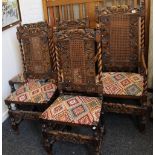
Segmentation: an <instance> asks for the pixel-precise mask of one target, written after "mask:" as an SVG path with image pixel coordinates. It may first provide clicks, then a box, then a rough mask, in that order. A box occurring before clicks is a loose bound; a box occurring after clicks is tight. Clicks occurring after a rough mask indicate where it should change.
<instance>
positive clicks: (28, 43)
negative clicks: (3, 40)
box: [17, 22, 54, 79]
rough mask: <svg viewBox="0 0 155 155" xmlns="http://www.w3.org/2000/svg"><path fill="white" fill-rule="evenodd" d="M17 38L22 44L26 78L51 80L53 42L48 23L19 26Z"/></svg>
mask: <svg viewBox="0 0 155 155" xmlns="http://www.w3.org/2000/svg"><path fill="white" fill-rule="evenodd" d="M17 38H18V40H19V43H20V49H21V54H22V58H23V65H24V74H25V76H26V78H34V79H44V78H45V77H46V78H51V77H52V71H53V68H52V66H54V65H53V64H54V62H52V55H51V53H50V47H49V45H51V44H50V42H49V41H50V40H52V30H51V28H49V27H48V25H47V23H45V22H39V23H34V24H25V25H22V26H19V27H17ZM52 52H54V51H52Z"/></svg>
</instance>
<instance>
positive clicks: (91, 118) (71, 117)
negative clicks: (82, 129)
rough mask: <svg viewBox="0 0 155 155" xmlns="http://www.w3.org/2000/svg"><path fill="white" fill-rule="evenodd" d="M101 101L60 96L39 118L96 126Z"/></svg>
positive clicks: (82, 97) (81, 97)
mask: <svg viewBox="0 0 155 155" xmlns="http://www.w3.org/2000/svg"><path fill="white" fill-rule="evenodd" d="M101 105H102V103H101V100H99V99H98V98H95V97H85V96H69V95H65V96H61V97H58V98H57V99H56V100H55V102H54V103H53V104H51V106H50V107H49V108H48V109H47V110H45V112H43V113H42V115H41V118H42V119H45V120H53V121H58V122H68V123H74V124H85V125H97V123H98V122H99V117H100V111H101Z"/></svg>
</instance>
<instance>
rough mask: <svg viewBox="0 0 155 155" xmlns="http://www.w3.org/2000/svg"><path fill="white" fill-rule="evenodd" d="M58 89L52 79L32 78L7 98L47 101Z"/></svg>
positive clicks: (23, 100)
mask: <svg viewBox="0 0 155 155" xmlns="http://www.w3.org/2000/svg"><path fill="white" fill-rule="evenodd" d="M56 89H57V86H56V85H55V84H53V82H51V81H50V82H44V81H41V80H32V81H29V82H27V83H25V84H24V85H22V86H21V87H19V88H18V89H17V90H16V91H15V92H13V93H11V95H10V96H9V97H8V98H7V100H9V101H15V102H16V101H17V102H22V103H24V102H30V103H47V102H48V101H49V100H50V99H51V97H52V96H53V94H54V92H55V91H56Z"/></svg>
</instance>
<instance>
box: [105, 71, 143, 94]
mask: <svg viewBox="0 0 155 155" xmlns="http://www.w3.org/2000/svg"><path fill="white" fill-rule="evenodd" d="M102 83H103V94H111V95H129V96H130V95H131V96H141V95H142V93H143V85H144V79H143V76H141V75H140V74H136V73H125V72H105V73H103V74H102Z"/></svg>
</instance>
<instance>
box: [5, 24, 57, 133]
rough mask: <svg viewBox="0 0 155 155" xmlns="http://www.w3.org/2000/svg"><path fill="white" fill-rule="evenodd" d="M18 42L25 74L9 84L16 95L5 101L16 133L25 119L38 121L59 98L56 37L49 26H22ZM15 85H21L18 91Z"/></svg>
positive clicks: (19, 28)
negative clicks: (55, 99) (52, 41)
mask: <svg viewBox="0 0 155 155" xmlns="http://www.w3.org/2000/svg"><path fill="white" fill-rule="evenodd" d="M17 38H18V40H19V43H20V50H21V54H22V59H23V69H24V72H23V73H22V74H20V75H18V76H16V77H15V78H13V79H12V80H10V81H9V83H10V85H11V87H12V93H11V94H10V95H9V96H8V97H7V98H6V99H5V104H6V105H7V106H8V109H9V111H8V113H9V117H10V120H11V125H12V128H13V129H14V130H16V131H17V129H18V125H19V123H20V122H21V121H22V120H23V119H32V120H37V119H38V118H39V115H40V114H41V112H42V111H44V110H45V109H46V108H47V107H48V106H49V102H50V101H51V100H53V99H54V98H55V97H56V94H57V86H56V83H57V73H56V67H55V66H54V63H53V59H54V57H55V55H54V51H52V44H51V40H52V33H51V29H50V28H49V27H48V25H47V23H45V22H39V23H32V24H25V25H20V26H19V27H18V28H17ZM15 84H20V85H18V87H16V88H15V87H14V85H15Z"/></svg>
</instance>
